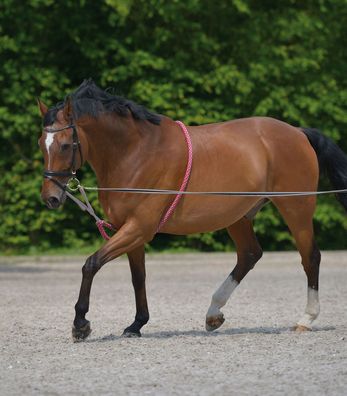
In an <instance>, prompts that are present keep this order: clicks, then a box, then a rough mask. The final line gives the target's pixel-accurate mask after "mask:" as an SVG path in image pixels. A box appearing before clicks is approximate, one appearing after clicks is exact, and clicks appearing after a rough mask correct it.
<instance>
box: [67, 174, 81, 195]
mask: <svg viewBox="0 0 347 396" xmlns="http://www.w3.org/2000/svg"><path fill="white" fill-rule="evenodd" d="M79 186H80V181H79V180H78V179H77V177H71V179H69V180H68V182H67V183H66V187H67V188H68V189H69V190H70V191H72V192H75V191H77V190H78V187H79Z"/></svg>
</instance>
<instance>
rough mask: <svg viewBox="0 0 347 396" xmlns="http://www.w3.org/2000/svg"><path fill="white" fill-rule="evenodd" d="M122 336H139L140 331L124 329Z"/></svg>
mask: <svg viewBox="0 0 347 396" xmlns="http://www.w3.org/2000/svg"><path fill="white" fill-rule="evenodd" d="M122 337H123V338H139V337H141V333H140V331H134V330H127V329H125V330H124V331H123V334H122Z"/></svg>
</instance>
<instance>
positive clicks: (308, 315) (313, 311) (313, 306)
mask: <svg viewBox="0 0 347 396" xmlns="http://www.w3.org/2000/svg"><path fill="white" fill-rule="evenodd" d="M319 309H320V308H319V298H318V290H315V289H312V288H311V287H309V288H308V289H307V305H306V309H305V313H304V315H303V316H302V318H301V319H300V320H299V322H298V325H300V326H305V327H308V328H310V327H311V324H312V322H313V321H314V320H315V319H316V318H317V316H318V315H319Z"/></svg>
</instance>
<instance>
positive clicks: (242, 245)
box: [206, 217, 263, 331]
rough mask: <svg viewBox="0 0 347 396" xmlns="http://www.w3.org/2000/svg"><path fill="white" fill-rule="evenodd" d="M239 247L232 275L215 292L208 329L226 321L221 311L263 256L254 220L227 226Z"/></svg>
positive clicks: (208, 313) (207, 321)
mask: <svg viewBox="0 0 347 396" xmlns="http://www.w3.org/2000/svg"><path fill="white" fill-rule="evenodd" d="M227 230H228V233H229V235H230V237H231V238H232V239H233V241H234V242H235V245H236V249H237V264H236V266H235V268H234V269H233V271H232V272H231V273H230V275H229V276H228V277H227V278H226V280H225V281H224V282H223V283H222V285H221V286H220V287H219V288H218V290H217V291H216V292H215V293H214V294H213V296H212V301H211V305H210V307H209V309H208V311H207V315H206V330H207V331H212V330H215V329H218V327H220V326H221V325H222V324H223V322H224V315H223V313H222V312H221V311H220V308H222V307H223V306H224V305H225V304H226V302H227V301H228V299H229V297H230V295H231V293H232V292H233V291H234V290H235V288H236V287H237V286H238V284H239V283H240V282H241V280H242V279H243V278H244V277H245V276H246V275H247V273H248V272H249V271H250V270H251V269H252V268H253V267H254V265H255V264H256V262H257V261H258V260H259V259H260V258H261V256H262V253H263V252H262V249H261V247H260V245H259V243H258V240H257V237H256V236H255V234H254V231H253V226H252V221H251V220H250V219H248V218H246V217H243V218H242V219H240V220H239V221H237V222H236V223H235V224H233V225H231V226H230V227H228V228H227Z"/></svg>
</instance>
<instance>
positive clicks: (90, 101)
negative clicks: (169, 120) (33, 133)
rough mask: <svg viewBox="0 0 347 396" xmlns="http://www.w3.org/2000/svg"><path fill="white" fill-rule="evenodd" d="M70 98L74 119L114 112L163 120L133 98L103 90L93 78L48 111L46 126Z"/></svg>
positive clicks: (153, 121)
mask: <svg viewBox="0 0 347 396" xmlns="http://www.w3.org/2000/svg"><path fill="white" fill-rule="evenodd" d="M68 100H69V101H70V103H71V105H72V112H73V119H74V120H77V119H78V118H80V117H82V116H83V115H89V116H91V117H95V118H96V117H98V115H99V114H100V113H105V112H107V113H113V112H114V113H116V114H118V115H120V116H122V117H126V116H128V115H129V114H131V115H132V117H133V118H134V119H135V120H147V121H149V122H151V123H152V124H156V125H159V124H160V121H161V117H160V115H158V114H155V113H152V112H150V111H149V110H147V109H146V108H145V107H144V106H140V105H138V104H136V103H134V102H132V101H131V100H128V99H125V98H122V97H121V96H117V95H112V94H111V93H110V92H108V91H103V90H102V89H101V88H99V87H98V86H97V85H96V84H95V83H94V82H93V80H92V79H88V80H84V81H83V83H82V84H81V85H80V86H79V87H78V88H77V89H76V90H75V91H74V92H72V93H71V94H70V95H68V96H67V97H66V98H65V100H64V102H62V103H58V104H57V105H56V106H54V107H52V108H51V109H50V110H49V111H48V112H47V114H46V115H45V117H44V120H43V122H44V126H47V125H51V124H52V123H53V122H54V121H55V119H56V115H57V112H58V111H59V110H61V109H63V107H64V105H65V104H66V103H67V101H68Z"/></svg>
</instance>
